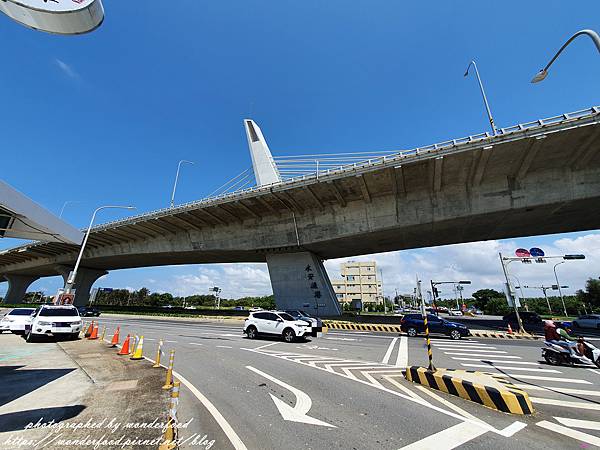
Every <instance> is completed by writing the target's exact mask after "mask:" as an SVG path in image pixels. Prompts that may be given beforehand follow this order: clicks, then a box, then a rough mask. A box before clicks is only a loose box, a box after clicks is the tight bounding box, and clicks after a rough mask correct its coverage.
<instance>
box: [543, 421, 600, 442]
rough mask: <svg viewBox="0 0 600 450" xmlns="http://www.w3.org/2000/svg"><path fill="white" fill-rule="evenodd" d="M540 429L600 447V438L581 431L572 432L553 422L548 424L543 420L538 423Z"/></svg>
mask: <svg viewBox="0 0 600 450" xmlns="http://www.w3.org/2000/svg"><path fill="white" fill-rule="evenodd" d="M536 425H537V426H538V427H542V428H545V429H546V430H550V431H554V432H555V433H559V434H562V435H564V436H568V437H570V438H573V439H575V440H578V441H582V442H585V443H587V444H591V445H596V446H598V447H600V438H597V437H596V436H592V435H591V434H587V433H582V432H581V431H577V430H572V429H570V428H567V427H563V426H562V425H558V424H555V423H552V422H548V421H547V420H542V421H541V422H538V423H536Z"/></svg>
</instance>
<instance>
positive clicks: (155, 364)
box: [152, 339, 163, 368]
mask: <svg viewBox="0 0 600 450" xmlns="http://www.w3.org/2000/svg"><path fill="white" fill-rule="evenodd" d="M162 345H163V341H162V339H161V340H160V341H158V348H157V349H156V361H155V362H154V365H153V366H152V367H154V368H157V367H160V354H161V353H162Z"/></svg>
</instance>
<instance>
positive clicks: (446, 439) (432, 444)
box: [401, 422, 488, 450]
mask: <svg viewBox="0 0 600 450" xmlns="http://www.w3.org/2000/svg"><path fill="white" fill-rule="evenodd" d="M487 431H488V430H486V429H485V428H483V427H478V426H473V425H472V424H470V423H467V422H462V423H459V424H458V425H454V426H453V427H450V428H446V429H445V430H442V431H440V432H439V433H435V434H432V435H431V436H427V437H426V438H424V439H421V440H420V441H417V442H413V443H412V444H410V445H406V446H404V447H402V449H401V450H452V449H453V448H456V447H459V446H461V445H463V444H464V443H466V442H469V441H470V440H473V439H475V438H476V437H479V436H481V435H482V434H484V433H487Z"/></svg>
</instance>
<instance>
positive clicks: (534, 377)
mask: <svg viewBox="0 0 600 450" xmlns="http://www.w3.org/2000/svg"><path fill="white" fill-rule="evenodd" d="M494 375H496V376H497V377H513V378H516V379H522V380H540V381H555V382H557V383H575V384H592V383H590V382H589V381H586V380H579V379H573V378H558V377H539V376H537V375H521V374H518V373H508V374H506V373H495V374H494Z"/></svg>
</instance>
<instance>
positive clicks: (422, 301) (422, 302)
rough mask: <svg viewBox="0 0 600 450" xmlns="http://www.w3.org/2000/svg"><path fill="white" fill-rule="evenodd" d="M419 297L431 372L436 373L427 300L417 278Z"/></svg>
mask: <svg viewBox="0 0 600 450" xmlns="http://www.w3.org/2000/svg"><path fill="white" fill-rule="evenodd" d="M432 286H433V284H432ZM417 296H418V298H419V300H421V315H422V316H423V326H424V327H425V341H426V342H427V357H428V358H429V370H430V371H431V372H435V370H436V368H435V366H434V365H433V352H432V351H431V341H430V340H429V325H428V324H427V310H426V309H425V299H424V298H423V295H422V294H421V280H419V278H418V277H417Z"/></svg>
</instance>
